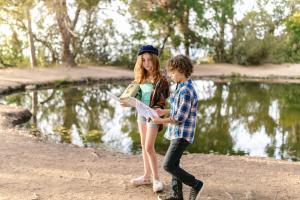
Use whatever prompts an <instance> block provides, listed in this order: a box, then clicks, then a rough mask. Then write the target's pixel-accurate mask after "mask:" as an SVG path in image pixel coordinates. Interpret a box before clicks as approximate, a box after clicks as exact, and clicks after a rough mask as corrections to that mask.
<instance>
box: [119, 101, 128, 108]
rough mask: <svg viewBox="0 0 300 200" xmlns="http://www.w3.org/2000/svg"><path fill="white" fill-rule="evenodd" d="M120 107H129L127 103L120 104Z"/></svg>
mask: <svg viewBox="0 0 300 200" xmlns="http://www.w3.org/2000/svg"><path fill="white" fill-rule="evenodd" d="M120 105H121V106H122V107H130V106H129V105H128V104H127V103H125V102H120Z"/></svg>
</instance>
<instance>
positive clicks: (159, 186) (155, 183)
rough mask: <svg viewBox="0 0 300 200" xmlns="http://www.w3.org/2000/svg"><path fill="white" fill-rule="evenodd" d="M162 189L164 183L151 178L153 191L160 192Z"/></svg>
mask: <svg viewBox="0 0 300 200" xmlns="http://www.w3.org/2000/svg"><path fill="white" fill-rule="evenodd" d="M163 189H164V185H163V183H162V182H161V181H160V180H153V192H160V191H162V190H163Z"/></svg>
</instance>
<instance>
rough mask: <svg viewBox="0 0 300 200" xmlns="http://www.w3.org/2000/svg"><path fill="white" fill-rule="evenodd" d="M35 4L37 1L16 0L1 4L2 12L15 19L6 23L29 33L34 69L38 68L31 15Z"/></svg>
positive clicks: (31, 59) (31, 60)
mask: <svg viewBox="0 0 300 200" xmlns="http://www.w3.org/2000/svg"><path fill="white" fill-rule="evenodd" d="M35 4H36V2H35V0H25V1H22V0H14V1H1V2H0V5H1V7H2V10H3V11H4V12H5V14H6V15H7V16H9V18H11V19H13V20H11V21H7V22H6V23H8V24H10V26H11V27H18V28H21V29H23V30H24V31H25V32H27V35H28V43H29V48H30V63H31V66H32V67H36V66H37V61H36V54H35V45H34V39H33V32H32V28H31V24H32V21H31V15H30V9H31V8H32V7H33V6H34V5H35ZM24 19H26V21H27V27H26V25H25V23H24ZM15 21H16V22H15ZM13 29H15V28H13Z"/></svg>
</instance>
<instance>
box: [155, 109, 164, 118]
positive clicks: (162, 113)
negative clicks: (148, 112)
mask: <svg viewBox="0 0 300 200" xmlns="http://www.w3.org/2000/svg"><path fill="white" fill-rule="evenodd" d="M155 111H156V113H157V114H158V116H163V115H165V110H164V109H161V108H157V109H155Z"/></svg>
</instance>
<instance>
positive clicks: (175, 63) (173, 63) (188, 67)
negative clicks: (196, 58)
mask: <svg viewBox="0 0 300 200" xmlns="http://www.w3.org/2000/svg"><path fill="white" fill-rule="evenodd" d="M193 68H194V67H193V64H192V62H191V60H190V59H189V57H187V56H185V55H177V56H175V57H173V58H171V59H169V60H168V63H167V70H168V71H174V70H178V71H179V72H180V73H183V74H184V75H185V77H187V78H188V77H190V76H191V74H192V73H193Z"/></svg>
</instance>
